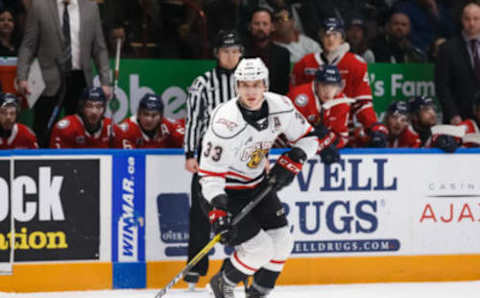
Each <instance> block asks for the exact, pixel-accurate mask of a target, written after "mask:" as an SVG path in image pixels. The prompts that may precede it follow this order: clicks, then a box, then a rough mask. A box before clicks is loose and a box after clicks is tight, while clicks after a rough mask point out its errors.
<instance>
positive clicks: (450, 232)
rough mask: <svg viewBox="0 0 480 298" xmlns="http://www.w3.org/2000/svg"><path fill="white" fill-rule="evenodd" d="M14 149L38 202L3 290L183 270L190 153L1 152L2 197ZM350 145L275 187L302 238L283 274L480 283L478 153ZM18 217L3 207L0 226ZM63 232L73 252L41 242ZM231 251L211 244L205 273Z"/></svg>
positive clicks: (27, 196) (326, 279)
mask: <svg viewBox="0 0 480 298" xmlns="http://www.w3.org/2000/svg"><path fill="white" fill-rule="evenodd" d="M12 153H14V160H15V162H16V164H15V165H16V166H15V174H14V177H15V179H17V178H18V177H20V178H18V181H20V182H14V184H15V183H20V184H21V185H22V188H20V187H18V185H17V186H16V187H14V189H15V191H16V192H17V193H15V194H13V196H14V198H17V199H18V198H19V196H20V197H21V194H18V192H19V191H20V193H21V192H22V191H23V200H24V203H32V202H33V203H35V202H37V203H38V204H37V205H35V204H33V205H31V206H37V207H38V208H37V209H38V210H37V213H31V214H29V212H27V211H28V208H27V207H26V206H27V205H28V204H24V206H25V208H24V209H23V212H20V211H18V210H17V211H15V212H16V213H15V218H16V220H17V221H16V227H17V234H18V233H20V234H21V231H20V230H19V229H21V228H22V227H24V228H26V230H25V233H24V235H25V238H24V239H26V240H25V241H24V242H23V245H26V244H28V245H30V244H31V245H30V246H31V247H30V248H24V249H17V250H16V254H15V265H14V274H13V275H11V276H0V291H9V292H10V291H17V292H30V291H59V290H86V289H108V288H161V287H164V286H165V285H166V284H167V283H168V282H169V281H170V280H171V279H172V278H173V277H174V276H175V275H176V274H177V273H178V272H179V271H180V270H181V269H182V268H183V266H185V259H186V251H187V243H188V237H189V235H188V225H189V223H188V208H189V204H190V203H189V192H190V180H191V176H190V175H189V174H187V172H186V171H185V170H184V167H183V166H184V156H183V153H182V151H181V150H132V151H127V150H125V151H124V150H57V151H46V150H39V151H15V152H13V151H4V152H1V153H0V154H1V155H0V180H1V181H0V194H3V193H4V192H5V189H2V186H4V185H10V184H9V183H10V182H9V181H7V180H9V179H8V178H9V176H8V175H9V174H5V172H6V171H7V172H8V171H9V168H8V164H5V163H3V164H2V161H5V160H6V161H9V158H11V156H12ZM277 153H278V152H277ZM342 153H343V155H342V161H341V163H340V164H338V165H335V166H331V167H324V166H323V165H322V164H321V163H319V162H318V160H316V159H312V160H309V161H308V162H307V163H306V165H305V166H304V168H303V171H302V173H300V174H299V176H298V177H297V179H295V181H294V183H293V184H292V185H291V186H289V187H288V188H286V189H285V190H282V192H281V193H279V196H280V198H281V199H282V201H283V202H284V207H285V209H286V211H287V214H288V220H289V226H290V231H291V233H292V235H293V237H294V239H295V244H294V249H293V251H292V256H291V258H290V259H289V260H288V262H287V264H286V267H285V270H284V272H283V273H282V275H281V277H280V279H279V284H283V285H291V284H325V283H327V284H328V283H361V282H393V281H445V280H475V279H480V269H479V268H480V239H479V238H480V237H478V227H479V225H480V182H479V180H478V178H477V177H478V175H477V172H478V170H477V169H478V168H480V159H479V158H478V157H479V155H480V150H475V149H469V150H463V149H462V150H460V151H459V152H458V153H456V154H454V155H448V154H444V153H441V152H440V151H438V150H434V149H430V150H410V149H405V150H372V149H365V150H363V149H362V150H345V151H343V152H342ZM275 157H276V155H275V154H272V155H271V159H272V161H273V160H274V159H275ZM2 167H3V168H2ZM85 171H86V172H85ZM2 179H3V180H2ZM15 179H14V180H15ZM97 180H98V181H97ZM3 181H5V183H3ZM55 191H57V192H56V193H55ZM7 193H8V191H7ZM96 193H98V197H95V196H94V194H96ZM46 194H50V196H46ZM86 196H88V198H87V197H86ZM0 200H2V199H0ZM3 202H4V201H2V203H3ZM78 202H86V206H82V204H80V205H79V204H78ZM42 204H43V206H44V207H41V205H42ZM45 206H47V207H45ZM42 208H43V209H42ZM45 208H46V209H45ZM40 209H42V210H43V213H42V212H40V211H39V210H40ZM45 210H46V211H45ZM70 210H74V211H75V212H73V213H72V212H71V211H70ZM84 210H86V211H84ZM82 212H84V213H85V214H83V213H82ZM17 213H18V214H17ZM32 214H33V215H32ZM40 214H42V215H40ZM97 217H98V218H97ZM9 218H10V217H9V213H8V212H7V213H5V210H4V209H2V206H1V204H0V229H5V227H4V226H5V223H6V222H7V221H9ZM59 231H63V232H64V234H65V235H66V238H65V239H66V243H67V244H68V245H67V246H68V248H65V247H63V248H62V247H61V245H60V240H58V239H60V238H58V239H57V238H55V239H57V241H58V242H55V243H54V244H55V245H56V247H53V248H54V249H51V250H50V251H48V250H42V249H41V248H40V249H38V246H39V245H40V244H41V243H42V239H50V238H48V235H54V234H48V233H54V232H59ZM37 232H43V233H44V234H45V235H47V238H45V237H43V236H41V234H39V233H37ZM34 233H37V234H34ZM55 235H56V234H55ZM2 236H3V237H5V236H6V232H5V231H4V230H0V240H2V238H1V237H2ZM42 237H43V238H42ZM52 237H53V236H52ZM5 239H6V238H5ZM18 239H22V238H18ZM18 239H17V240H18ZM18 241H20V240H18ZM20 242H21V241H20ZM4 243H5V241H3V243H2V241H0V262H5V258H6V257H7V255H6V249H5V245H4ZM2 244H3V246H2ZM18 245H20V246H22V243H20V244H18ZM35 245H36V246H37V247H35ZM52 245H53V244H52ZM32 248H37V249H32ZM230 253H231V249H225V248H224V247H223V246H221V245H217V246H216V247H215V248H214V251H213V252H212V254H211V259H212V260H213V261H212V262H211V266H210V270H209V272H208V276H211V275H212V274H214V273H215V271H216V270H218V268H219V266H220V263H221V260H223V259H224V258H225V257H227V256H228V255H229V254H230ZM206 280H207V278H202V279H201V285H203V284H205V282H206ZM185 286H186V285H185V284H184V283H183V282H179V283H178V285H177V286H176V287H185Z"/></svg>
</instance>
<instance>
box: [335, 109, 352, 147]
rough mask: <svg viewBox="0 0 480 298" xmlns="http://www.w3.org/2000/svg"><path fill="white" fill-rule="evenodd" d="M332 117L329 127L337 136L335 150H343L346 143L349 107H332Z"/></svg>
mask: <svg viewBox="0 0 480 298" xmlns="http://www.w3.org/2000/svg"><path fill="white" fill-rule="evenodd" d="M331 113H332V115H333V117H332V119H334V120H332V122H331V125H330V127H331V128H332V131H333V132H334V133H335V135H336V136H337V139H338V142H337V145H336V146H337V148H343V147H345V145H347V143H348V118H349V115H350V105H348V104H340V105H337V106H335V107H332V111H331Z"/></svg>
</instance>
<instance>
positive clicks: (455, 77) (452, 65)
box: [435, 1, 480, 124]
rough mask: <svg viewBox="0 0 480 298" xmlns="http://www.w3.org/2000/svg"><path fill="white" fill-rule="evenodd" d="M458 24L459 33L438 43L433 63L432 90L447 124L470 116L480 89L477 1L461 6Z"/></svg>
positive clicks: (479, 37)
mask: <svg viewBox="0 0 480 298" xmlns="http://www.w3.org/2000/svg"><path fill="white" fill-rule="evenodd" d="M462 26H463V31H462V33H460V34H457V35H456V36H455V37H453V38H451V39H449V40H448V41H447V42H446V43H444V44H443V45H442V46H441V47H440V49H439V52H438V58H437V62H436V64H435V88H436V94H437V96H438V100H439V101H440V104H441V106H442V112H443V122H444V123H449V124H458V123H460V122H462V121H463V120H465V119H467V118H472V117H473V112H472V106H473V97H474V94H476V93H477V92H479V91H480V59H479V50H480V45H479V40H480V2H478V1H473V2H470V3H468V4H467V5H466V6H465V7H464V8H463V13H462Z"/></svg>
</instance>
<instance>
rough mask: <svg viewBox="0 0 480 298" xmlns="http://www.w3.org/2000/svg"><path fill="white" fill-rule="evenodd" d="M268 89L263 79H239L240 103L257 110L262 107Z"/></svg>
mask: <svg viewBox="0 0 480 298" xmlns="http://www.w3.org/2000/svg"><path fill="white" fill-rule="evenodd" d="M266 91H267V88H266V86H265V82H264V81H263V80H256V81H239V82H238V95H239V97H240V103H241V104H242V105H243V106H244V107H246V108H247V109H249V110H252V111H256V110H259V109H260V108H261V107H262V104H263V100H264V95H263V93H264V92H266Z"/></svg>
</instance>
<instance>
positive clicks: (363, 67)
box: [290, 43, 378, 129]
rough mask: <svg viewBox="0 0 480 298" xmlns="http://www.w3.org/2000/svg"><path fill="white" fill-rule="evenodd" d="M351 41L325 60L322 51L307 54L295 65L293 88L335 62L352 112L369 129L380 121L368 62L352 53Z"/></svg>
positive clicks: (292, 78) (309, 79) (292, 80)
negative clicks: (349, 100)
mask: <svg viewBox="0 0 480 298" xmlns="http://www.w3.org/2000/svg"><path fill="white" fill-rule="evenodd" d="M349 50H350V46H349V45H348V43H344V44H342V45H341V46H340V47H339V49H338V50H337V51H335V52H334V53H329V54H328V55H327V59H328V61H327V62H326V61H325V60H324V58H322V55H321V53H320V52H317V53H311V54H308V55H305V56H304V57H303V58H302V60H300V61H299V62H297V63H296V64H295V66H294V67H293V71H292V75H291V82H290V83H291V87H290V89H292V86H298V85H301V84H305V83H308V82H311V81H313V80H314V79H315V72H316V71H317V70H318V69H319V68H320V67H321V66H322V65H324V64H331V65H336V66H337V67H338V70H339V71H340V75H341V76H342V80H343V83H344V86H345V87H344V89H343V93H344V94H345V95H346V96H347V97H348V98H351V99H353V100H355V101H356V102H355V104H354V105H353V106H352V111H353V113H352V115H353V114H354V115H355V116H356V117H357V120H358V121H359V122H360V123H361V124H362V125H363V126H364V127H365V128H367V129H368V128H370V127H371V126H372V125H373V124H374V123H376V122H378V120H377V115H376V113H375V110H374V109H373V105H372V89H371V88H370V84H369V80H368V70H367V63H365V61H364V60H363V58H362V57H360V56H358V55H356V54H353V53H351V52H349Z"/></svg>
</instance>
